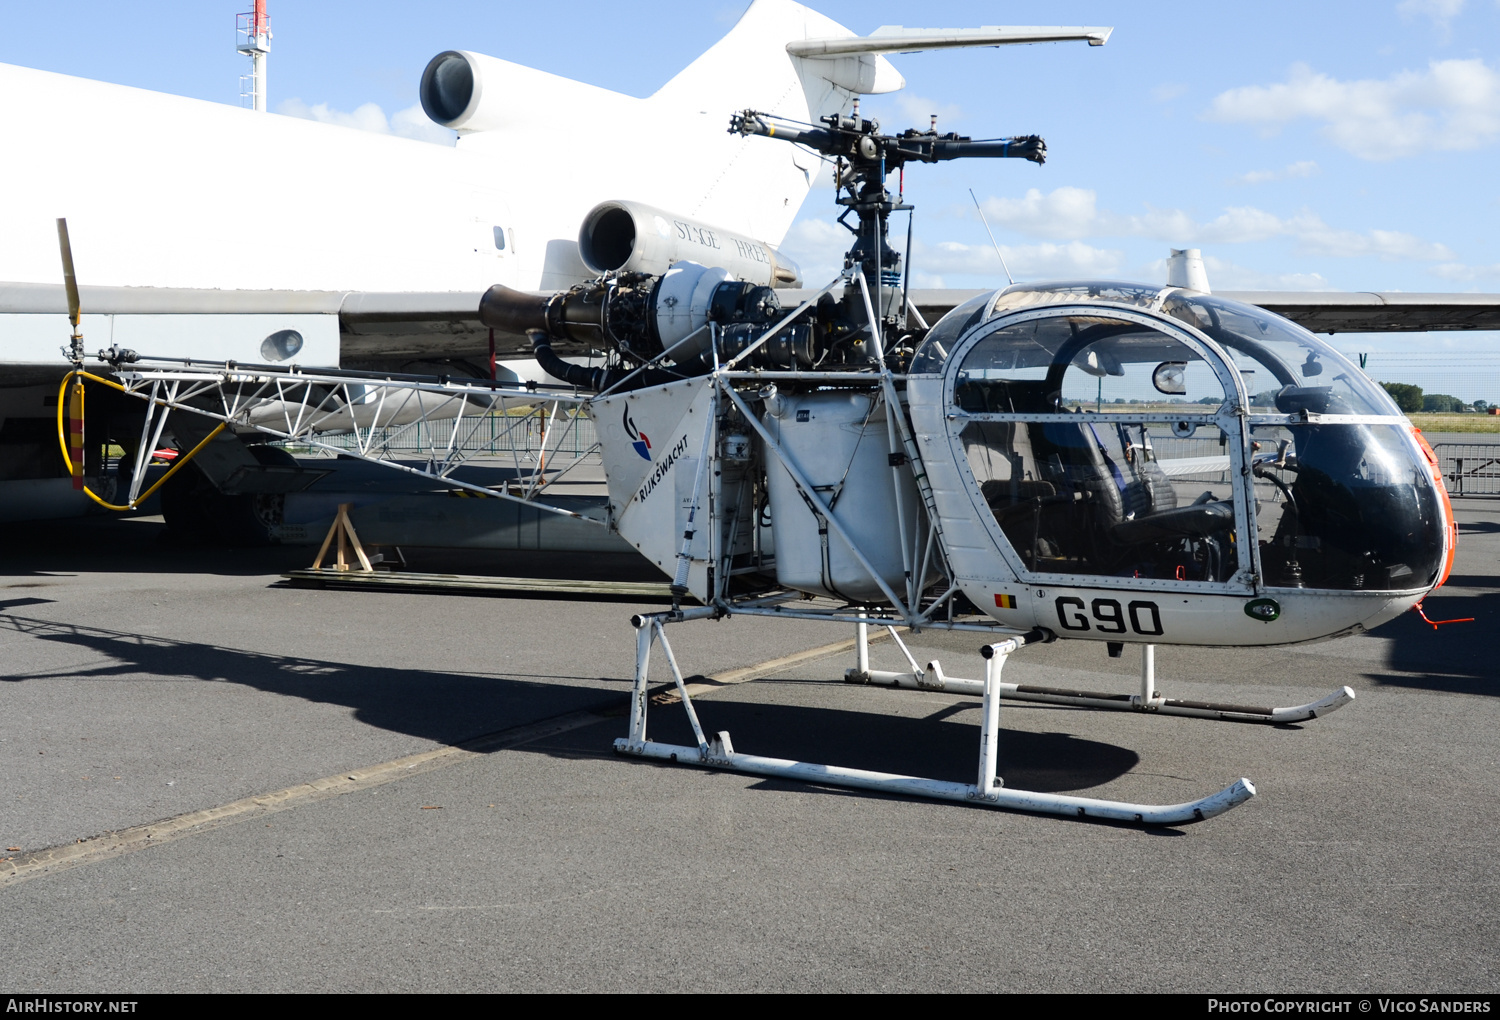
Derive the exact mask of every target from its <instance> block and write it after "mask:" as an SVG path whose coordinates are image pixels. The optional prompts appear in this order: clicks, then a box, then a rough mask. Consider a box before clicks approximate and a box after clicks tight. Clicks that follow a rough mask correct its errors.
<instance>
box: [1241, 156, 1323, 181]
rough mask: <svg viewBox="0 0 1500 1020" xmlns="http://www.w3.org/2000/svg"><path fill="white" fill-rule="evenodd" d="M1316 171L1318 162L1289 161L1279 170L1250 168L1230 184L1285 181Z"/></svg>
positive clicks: (1309, 175) (1305, 160)
mask: <svg viewBox="0 0 1500 1020" xmlns="http://www.w3.org/2000/svg"><path fill="white" fill-rule="evenodd" d="M1317 172H1318V164H1317V163H1316V162H1314V161H1313V160H1310V159H1304V160H1302V161H1301V162H1299V163H1289V164H1287V165H1286V166H1284V167H1282V168H1281V169H1280V170H1251V171H1250V172H1249V173H1247V174H1240V175H1239V176H1238V177H1236V178H1235V179H1234V180H1232V181H1230V182H1229V183H1231V184H1266V183H1268V182H1270V181H1287V180H1292V179H1294V178H1298V177H1311V176H1312V175H1313V174H1315V173H1317Z"/></svg>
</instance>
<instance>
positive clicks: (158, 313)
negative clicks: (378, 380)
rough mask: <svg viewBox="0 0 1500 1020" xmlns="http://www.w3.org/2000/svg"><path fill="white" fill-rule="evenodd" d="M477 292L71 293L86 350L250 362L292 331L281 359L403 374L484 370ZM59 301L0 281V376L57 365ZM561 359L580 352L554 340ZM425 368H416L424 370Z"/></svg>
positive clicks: (505, 352) (501, 343) (44, 287)
mask: <svg viewBox="0 0 1500 1020" xmlns="http://www.w3.org/2000/svg"><path fill="white" fill-rule="evenodd" d="M480 296H481V295H480V294H479V293H478V292H477V291H476V292H472V293H471V292H467V291H440V292H416V291H406V292H390V293H377V292H360V291H293V290H194V289H184V288H170V287H88V286H84V287H80V288H79V297H80V302H81V304H82V307H83V313H84V321H83V334H84V341H85V344H86V346H87V349H88V350H89V352H90V353H91V354H92V353H93V352H94V351H95V350H98V349H100V348H104V347H109V346H110V345H111V344H114V345H116V346H119V347H128V348H130V349H132V350H135V351H137V352H139V353H142V354H155V355H159V356H169V357H191V358H201V359H203V360H205V361H227V360H235V361H241V362H256V361H263V360H265V359H264V358H263V357H262V356H261V352H260V346H261V344H262V343H263V341H264V340H265V339H266V338H267V337H268V336H270V335H271V334H273V333H276V332H277V331H279V330H281V329H296V330H297V331H298V333H299V334H301V335H302V336H303V337H304V338H305V343H306V346H305V347H304V349H303V350H302V351H300V352H298V353H297V354H294V355H292V356H290V357H289V359H288V360H290V361H295V362H297V363H298V364H303V365H308V366H323V367H332V365H333V364H337V365H338V366H340V367H342V368H368V369H371V370H375V371H400V370H401V369H402V368H403V367H404V366H408V365H410V364H411V363H412V362H427V363H432V362H446V361H467V362H470V363H471V364H473V365H474V366H475V367H477V368H484V367H486V366H487V364H488V359H489V353H490V329H489V327H487V326H485V325H484V324H483V323H481V322H480V321H479V299H480ZM67 307H68V306H67V297H66V295H65V294H64V291H63V287H62V286H61V285H59V284H35V283H0V335H3V336H5V337H6V343H5V344H4V345H0V372H3V371H4V366H5V365H10V366H19V365H33V366H44V365H52V364H57V365H61V364H62V363H63V359H62V355H61V352H60V351H59V347H60V346H61V344H62V343H63V342H64V341H65V340H66V339H67V334H68V332H69V330H68V327H67ZM494 336H495V354H496V357H498V358H501V359H506V360H509V359H515V358H529V357H530V356H531V345H530V343H529V342H528V341H527V339H526V337H524V336H520V335H515V334H509V333H505V332H503V331H500V330H496V331H495V334H494ZM554 348H562V349H559V351H558V353H560V354H562V355H564V356H577V355H586V354H587V353H588V352H587V351H584V350H582V349H581V348H580V349H578V350H576V351H575V350H569V349H566V345H564V344H561V343H554ZM424 370H425V369H424Z"/></svg>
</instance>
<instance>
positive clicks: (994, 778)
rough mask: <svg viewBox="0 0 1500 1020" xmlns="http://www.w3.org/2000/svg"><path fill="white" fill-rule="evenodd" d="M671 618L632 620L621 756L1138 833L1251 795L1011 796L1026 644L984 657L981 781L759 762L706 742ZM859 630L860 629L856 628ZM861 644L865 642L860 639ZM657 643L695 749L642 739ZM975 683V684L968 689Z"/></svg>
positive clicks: (728, 745)
mask: <svg viewBox="0 0 1500 1020" xmlns="http://www.w3.org/2000/svg"><path fill="white" fill-rule="evenodd" d="M672 618H673V614H668V613H658V614H654V615H651V616H638V617H635V619H634V620H633V622H634V624H635V626H636V660H635V687H634V689H633V695H632V699H631V705H630V733H629V736H626V737H621V738H620V739H618V740H616V741H615V751H616V752H617V753H619V754H628V755H634V756H636V757H641V758H654V759H656V760H658V761H671V762H677V763H681V764H691V765H703V766H707V767H709V768H716V769H726V770H730V771H734V772H745V773H749V774H750V775H759V776H770V777H772V778H777V779H792V780H797V781H799V782H807V783H817V784H819V785H823V786H842V787H849V788H851V789H857V790H873V791H875V792H878V793H887V794H898V795H903V796H915V797H931V798H934V799H936V800H949V801H958V802H960V803H965V804H973V805H975V806H977V807H994V808H1001V809H1004V810H1008V811H1026V812H1031V813H1034V814H1047V815H1062V816H1065V817H1070V818H1098V819H1107V820H1110V821H1120V822H1133V823H1136V824H1141V825H1186V824H1189V823H1192V822H1201V821H1203V820H1204V819H1207V818H1212V817H1214V816H1215V815H1220V814H1223V813H1224V812H1225V811H1228V810H1229V809H1230V808H1233V807H1238V806H1239V805H1240V804H1243V803H1244V802H1245V801H1247V800H1249V799H1250V798H1251V797H1253V796H1255V787H1254V786H1253V785H1252V784H1251V783H1250V781H1249V780H1248V779H1241V780H1239V781H1238V782H1236V783H1234V784H1232V785H1230V786H1228V787H1226V788H1225V789H1223V790H1221V791H1219V792H1218V793H1216V794H1213V795H1211V796H1208V797H1204V798H1202V799H1201V800H1195V801H1190V802H1187V803H1183V804H1169V805H1157V804H1130V803H1126V802H1124V801H1110V800H1098V799H1096V798H1092V797H1070V796H1067V795H1064V794H1055V793H1034V792H1031V791H1027V790H1009V789H1006V788H1005V784H1004V781H1003V780H1001V779H1000V778H999V776H998V775H996V770H997V767H998V765H999V749H1000V745H999V741H1000V701H1001V692H1002V688H1004V687H1007V686H1014V685H1007V684H1002V683H1001V681H1000V673H1001V670H1003V669H1004V667H1005V662H1006V659H1007V658H1009V656H1010V655H1011V654H1013V653H1014V652H1016V651H1018V650H1020V649H1021V648H1022V647H1023V646H1024V645H1025V644H1026V638H1025V637H1012V638H1007V639H1005V640H1003V641H999V642H997V643H995V644H991V645H986V646H985V647H984V649H983V650H982V654H983V655H984V657H985V669H984V681H983V682H982V683H979V687H980V688H981V691H980V693H981V694H982V696H983V698H984V706H983V711H982V720H981V724H980V733H979V773H978V777H977V781H976V782H975V783H973V784H967V783H952V782H943V781H941V780H936V779H922V778H919V777H917V776H903V775H897V774H894V773H889V772H870V771H866V770H864V769H850V768H842V767H839V766H836V765H818V764H814V763H811V762H802V761H791V760H788V759H784V758H764V757H761V756H759V755H754V754H741V753H740V752H738V751H736V750H735V749H734V745H733V743H732V742H731V741H730V738H729V734H728V733H727V732H722V731H721V732H719V733H717V734H716V735H715V736H714V738H713V739H712V740H710V739H709V738H708V737H707V736H706V735H705V733H704V730H703V726H702V725H701V724H700V723H699V721H698V713H697V710H696V709H695V708H694V707H693V701H692V698H691V697H690V696H689V695H688V691H687V685H686V683H684V682H683V679H682V671H681V670H680V669H678V668H677V659H676V657H675V656H674V655H673V654H672V646H671V644H670V643H668V641H667V635H666V631H665V630H664V629H663V626H662V625H663V623H664V622H669V621H670V620H671V619H672ZM859 626H860V627H861V629H863V627H864V625H863V624H860V625H859ZM862 636H863V635H862ZM657 641H660V642H661V649H662V653H663V654H664V655H665V657H666V660H667V666H668V667H669V668H670V669H671V671H672V680H673V682H674V683H675V684H676V686H677V693H678V694H679V695H680V696H681V698H682V706H683V709H684V711H685V712H686V713H687V718H688V722H689V724H690V725H691V726H692V728H693V736H694V737H695V738H696V740H697V746H696V747H689V746H686V745H681V744H663V743H659V742H657V741H654V740H650V739H648V738H647V736H646V710H647V707H648V703H649V698H648V691H647V675H648V673H649V670H650V664H651V648H652V646H653V645H654V644H655V643H656V642H657ZM966 682H967V683H977V682H976V681H966Z"/></svg>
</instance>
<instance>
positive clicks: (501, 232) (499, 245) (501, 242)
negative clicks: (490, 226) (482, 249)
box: [495, 227, 505, 251]
mask: <svg viewBox="0 0 1500 1020" xmlns="http://www.w3.org/2000/svg"><path fill="white" fill-rule="evenodd" d="M495 249H496V250H497V251H504V250H505V228H504V227H496V228H495Z"/></svg>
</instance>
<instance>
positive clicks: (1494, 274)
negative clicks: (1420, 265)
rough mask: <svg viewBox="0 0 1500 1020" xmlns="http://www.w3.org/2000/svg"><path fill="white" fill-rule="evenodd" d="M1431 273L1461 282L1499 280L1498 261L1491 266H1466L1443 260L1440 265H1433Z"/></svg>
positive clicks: (1499, 265) (1499, 263)
mask: <svg viewBox="0 0 1500 1020" xmlns="http://www.w3.org/2000/svg"><path fill="white" fill-rule="evenodd" d="M1432 275H1433V276H1440V277H1442V278H1443V279H1445V280H1457V281H1459V282H1462V283H1469V282H1471V281H1474V280H1500V262H1497V263H1495V264H1494V265H1493V266H1466V265H1464V264H1463V263H1461V262H1445V263H1443V264H1442V265H1440V266H1433V267H1432Z"/></svg>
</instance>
